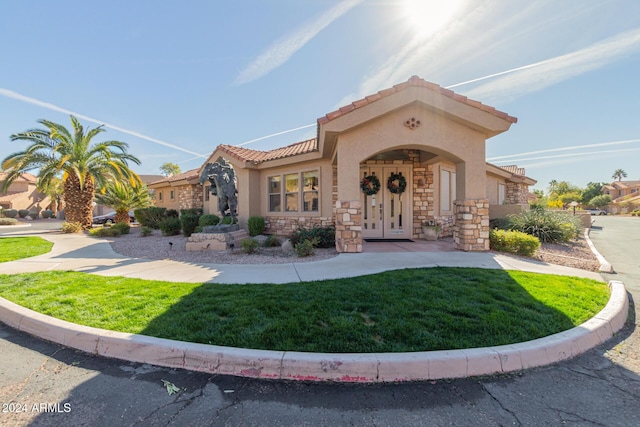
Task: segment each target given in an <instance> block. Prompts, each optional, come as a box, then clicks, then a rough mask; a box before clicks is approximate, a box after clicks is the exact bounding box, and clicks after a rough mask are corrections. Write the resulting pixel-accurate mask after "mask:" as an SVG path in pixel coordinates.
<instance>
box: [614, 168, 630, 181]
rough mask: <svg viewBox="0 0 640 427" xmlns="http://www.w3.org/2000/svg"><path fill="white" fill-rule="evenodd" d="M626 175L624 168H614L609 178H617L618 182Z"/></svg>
mask: <svg viewBox="0 0 640 427" xmlns="http://www.w3.org/2000/svg"><path fill="white" fill-rule="evenodd" d="M626 177H627V173H626V172H625V171H624V169H616V171H615V172H614V173H613V175H611V178H613V179H617V180H618V182H619V181H622V178H626Z"/></svg>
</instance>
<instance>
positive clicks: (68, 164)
mask: <svg viewBox="0 0 640 427" xmlns="http://www.w3.org/2000/svg"><path fill="white" fill-rule="evenodd" d="M38 123H40V124H41V125H44V126H45V127H46V129H31V130H28V131H26V132H22V133H17V134H13V135H11V141H28V142H30V143H31V145H30V146H28V147H27V148H26V149H25V150H24V151H19V152H17V153H13V154H10V155H9V156H8V157H6V158H5V159H4V160H3V161H2V168H3V170H5V171H6V172H7V177H6V179H5V180H4V181H3V183H2V186H3V189H4V190H5V191H6V189H7V188H8V187H9V184H11V182H12V181H14V180H15V179H16V178H17V177H18V176H19V175H20V173H22V172H26V171H29V170H34V169H39V172H38V179H39V180H40V181H41V182H42V183H43V185H47V184H46V183H49V182H50V181H51V180H52V179H53V178H54V177H56V176H58V175H59V174H60V172H62V181H63V187H64V190H63V195H64V196H63V197H64V201H65V205H66V208H65V216H66V220H67V221H69V222H78V223H80V224H82V226H83V227H84V228H89V227H91V220H92V210H93V199H94V193H95V188H96V186H97V187H101V186H103V185H105V183H106V182H107V181H108V180H110V179H112V180H128V181H129V182H131V184H132V185H133V184H138V183H140V177H139V176H138V175H137V174H136V173H134V172H133V171H131V169H129V165H128V162H133V163H135V164H137V165H139V164H140V160H138V159H137V158H136V157H135V156H133V155H131V154H128V153H127V148H128V145H127V144H126V143H124V142H120V141H104V142H98V143H93V144H92V143H91V140H92V139H93V138H94V137H95V136H96V135H98V134H100V133H102V132H105V129H103V126H98V127H97V128H94V129H90V130H88V131H87V132H86V133H85V132H84V129H83V127H82V125H81V124H80V122H79V121H78V119H76V118H75V117H74V116H71V124H72V126H73V133H71V132H69V131H68V130H67V129H66V128H65V127H64V126H62V125H60V124H57V123H54V122H51V121H48V120H38Z"/></svg>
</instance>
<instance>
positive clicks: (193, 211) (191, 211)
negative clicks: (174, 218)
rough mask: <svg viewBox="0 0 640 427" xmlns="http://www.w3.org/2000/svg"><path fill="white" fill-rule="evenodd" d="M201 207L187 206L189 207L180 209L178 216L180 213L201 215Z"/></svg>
mask: <svg viewBox="0 0 640 427" xmlns="http://www.w3.org/2000/svg"><path fill="white" fill-rule="evenodd" d="M202 213H203V212H202V208H189V209H180V216H182V215H195V216H201V215H202Z"/></svg>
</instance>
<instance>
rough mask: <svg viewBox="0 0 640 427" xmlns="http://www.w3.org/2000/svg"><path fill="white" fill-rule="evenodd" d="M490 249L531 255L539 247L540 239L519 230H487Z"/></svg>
mask: <svg viewBox="0 0 640 427" xmlns="http://www.w3.org/2000/svg"><path fill="white" fill-rule="evenodd" d="M489 241H490V242H491V249H493V250H494V251H498V252H507V253H510V254H516V255H524V256H531V255H533V254H534V253H535V252H536V251H537V250H538V248H539V247H540V240H538V238H537V237H534V236H531V235H530V234H526V233H523V232H521V231H513V230H511V231H509V230H497V229H494V230H491V231H490V232H489Z"/></svg>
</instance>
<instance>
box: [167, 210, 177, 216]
mask: <svg viewBox="0 0 640 427" xmlns="http://www.w3.org/2000/svg"><path fill="white" fill-rule="evenodd" d="M179 216H180V214H179V213H178V211H177V210H175V209H167V218H178V217H179Z"/></svg>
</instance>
